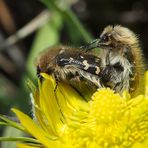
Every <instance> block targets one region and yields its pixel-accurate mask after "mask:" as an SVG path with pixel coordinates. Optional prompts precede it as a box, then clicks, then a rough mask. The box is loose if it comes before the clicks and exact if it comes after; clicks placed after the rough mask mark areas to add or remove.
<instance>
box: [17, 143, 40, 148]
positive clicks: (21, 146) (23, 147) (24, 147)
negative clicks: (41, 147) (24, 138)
mask: <svg viewBox="0 0 148 148" xmlns="http://www.w3.org/2000/svg"><path fill="white" fill-rule="evenodd" d="M16 146H17V148H37V146H33V145H29V144H24V143H17V145H16Z"/></svg>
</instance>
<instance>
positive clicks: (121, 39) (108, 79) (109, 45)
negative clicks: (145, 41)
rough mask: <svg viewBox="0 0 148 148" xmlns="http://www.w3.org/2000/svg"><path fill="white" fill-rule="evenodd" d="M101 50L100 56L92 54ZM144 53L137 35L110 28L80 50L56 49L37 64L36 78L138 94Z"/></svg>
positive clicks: (79, 87)
mask: <svg viewBox="0 0 148 148" xmlns="http://www.w3.org/2000/svg"><path fill="white" fill-rule="evenodd" d="M95 48H100V49H99V53H94V52H93V51H92V50H93V49H95ZM143 65H144V64H143V56H142V51H141V48H140V46H139V41H138V38H137V37H136V35H135V34H134V33H133V32H132V31H131V30H129V29H128V28H125V27H122V26H119V25H116V26H107V27H106V28H105V29H104V30H103V32H102V34H101V35H100V38H99V39H96V40H94V41H93V42H91V43H90V44H88V45H86V46H82V47H80V48H71V47H64V46H61V47H54V48H49V49H48V50H47V51H45V52H44V53H43V54H42V55H41V56H40V57H39V58H38V60H37V74H38V75H39V74H40V73H41V72H45V73H48V74H51V75H53V76H54V77H55V78H56V80H57V81H62V82H66V83H68V84H70V85H72V86H73V87H74V88H75V89H76V90H77V91H79V92H80V93H84V92H83V91H84V89H85V88H87V89H91V90H92V92H93V91H95V90H96V89H97V88H101V87H110V88H111V89H114V90H115V91H116V92H119V93H121V92H123V91H124V90H128V91H130V92H135V91H137V88H138V87H137V86H138V85H139V84H140V83H139V82H140V79H141V78H140V76H141V75H142V74H143V73H144V66H143Z"/></svg>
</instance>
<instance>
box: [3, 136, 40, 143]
mask: <svg viewBox="0 0 148 148" xmlns="http://www.w3.org/2000/svg"><path fill="white" fill-rule="evenodd" d="M0 141H22V142H32V143H39V141H38V140H36V139H33V138H27V137H0Z"/></svg>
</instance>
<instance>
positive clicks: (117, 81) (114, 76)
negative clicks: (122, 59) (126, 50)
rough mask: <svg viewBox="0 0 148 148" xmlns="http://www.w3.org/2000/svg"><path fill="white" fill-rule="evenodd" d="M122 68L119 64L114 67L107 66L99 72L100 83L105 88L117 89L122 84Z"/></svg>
mask: <svg viewBox="0 0 148 148" xmlns="http://www.w3.org/2000/svg"><path fill="white" fill-rule="evenodd" d="M123 71H124V68H123V67H122V65H120V64H119V63H117V64H115V65H107V66H106V68H105V69H104V70H103V71H102V72H101V82H102V83H103V84H104V86H106V87H110V88H111V89H115V90H116V89H118V88H119V87H120V85H121V83H122V78H121V77H122V73H123Z"/></svg>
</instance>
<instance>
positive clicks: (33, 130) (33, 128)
mask: <svg viewBox="0 0 148 148" xmlns="http://www.w3.org/2000/svg"><path fill="white" fill-rule="evenodd" d="M12 111H13V112H14V113H15V114H16V115H17V117H18V118H19V120H20V122H21V124H22V125H23V126H24V128H25V129H26V130H27V131H28V132H29V133H30V134H31V135H32V136H33V137H35V138H36V139H38V140H39V141H40V142H41V143H42V144H43V145H45V146H52V145H53V143H54V141H51V140H53V139H55V137H51V136H50V133H48V134H47V133H45V132H44V131H43V130H42V129H41V128H40V127H39V126H38V125H37V124H36V123H35V122H34V121H33V120H32V119H31V118H30V117H29V116H27V115H26V114H24V113H23V112H21V111H19V110H17V109H12ZM55 145H56V143H55Z"/></svg>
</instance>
